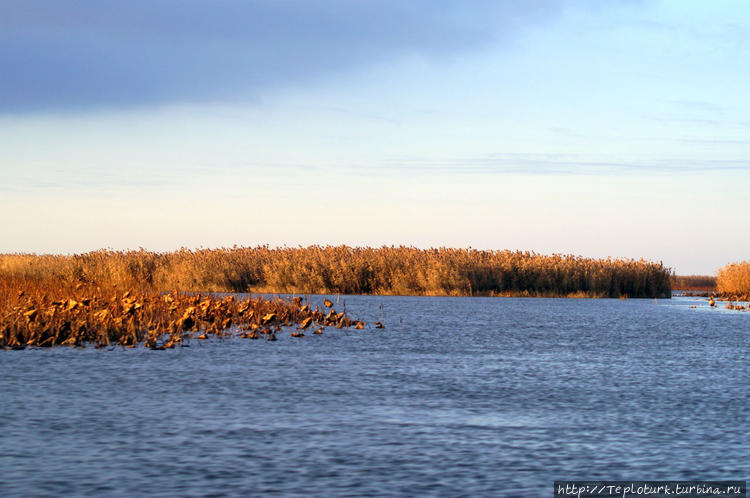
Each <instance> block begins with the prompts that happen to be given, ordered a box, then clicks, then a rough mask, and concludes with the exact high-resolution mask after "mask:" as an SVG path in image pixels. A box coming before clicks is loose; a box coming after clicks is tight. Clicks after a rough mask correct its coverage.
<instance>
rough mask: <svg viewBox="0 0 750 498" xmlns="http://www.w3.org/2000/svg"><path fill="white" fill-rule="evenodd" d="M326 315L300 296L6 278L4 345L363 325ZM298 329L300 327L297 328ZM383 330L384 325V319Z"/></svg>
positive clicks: (178, 340) (169, 344) (151, 341)
mask: <svg viewBox="0 0 750 498" xmlns="http://www.w3.org/2000/svg"><path fill="white" fill-rule="evenodd" d="M332 305H333V303H331V302H330V301H327V300H326V301H325V306H326V307H327V308H330V309H327V310H326V311H327V312H324V311H322V310H321V309H319V308H318V307H316V308H314V309H312V308H311V307H310V305H309V304H305V303H303V301H302V299H301V298H293V299H279V298H276V299H262V298H245V299H237V298H236V297H235V296H234V295H229V296H219V295H215V294H207V295H201V294H185V293H178V292H170V293H161V292H157V291H154V290H135V289H133V290H126V291H124V292H123V291H122V289H120V288H117V287H113V286H109V287H102V286H100V285H97V284H93V283H83V282H79V283H77V284H75V285H73V284H70V283H66V282H63V281H62V280H59V279H58V280H53V279H44V280H42V279H18V278H10V277H6V278H2V279H0V347H2V348H5V349H24V348H26V347H53V346H59V345H62V346H79V347H83V346H85V345H87V344H93V345H95V346H96V347H100V348H101V347H114V346H122V347H126V348H132V347H136V346H138V345H139V344H142V345H143V346H145V347H148V348H151V349H156V350H164V349H170V348H173V347H175V346H182V345H184V344H185V343H186V342H189V341H190V340H191V339H195V340H201V339H207V338H209V337H211V336H213V337H227V336H237V337H240V338H245V339H260V338H263V339H266V340H276V334H277V333H280V332H282V331H284V330H288V331H290V332H291V335H292V336H293V337H303V336H304V332H303V330H307V329H313V328H315V329H316V330H315V332H314V333H317V334H320V333H322V331H323V330H324V329H325V327H336V328H344V327H352V326H354V327H355V328H358V329H362V328H364V326H365V325H366V324H365V323H364V322H360V321H355V320H352V319H351V318H349V317H348V316H347V315H346V313H344V312H341V313H337V312H336V311H335V310H334V309H333V307H332ZM295 325H296V326H297V327H296V328H292V329H291V330H290V328H291V327H294V326H295ZM375 327H376V328H383V325H382V324H380V323H379V322H376V324H375Z"/></svg>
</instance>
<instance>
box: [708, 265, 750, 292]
mask: <svg viewBox="0 0 750 498" xmlns="http://www.w3.org/2000/svg"><path fill="white" fill-rule="evenodd" d="M716 289H717V291H718V292H719V294H720V295H721V296H722V297H723V298H725V299H733V300H735V301H750V261H743V262H741V263H731V264H728V265H726V266H724V267H722V268H719V273H718V276H717V277H716Z"/></svg>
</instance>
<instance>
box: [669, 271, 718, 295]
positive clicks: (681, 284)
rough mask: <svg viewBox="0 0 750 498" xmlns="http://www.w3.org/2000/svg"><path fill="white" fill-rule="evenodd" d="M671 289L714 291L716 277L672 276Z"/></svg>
mask: <svg viewBox="0 0 750 498" xmlns="http://www.w3.org/2000/svg"><path fill="white" fill-rule="evenodd" d="M672 289H674V290H697V291H709V292H710V291H714V290H716V277H713V276H711V275H672Z"/></svg>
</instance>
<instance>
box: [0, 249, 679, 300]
mask: <svg viewBox="0 0 750 498" xmlns="http://www.w3.org/2000/svg"><path fill="white" fill-rule="evenodd" d="M9 277H13V278H18V279H26V280H36V281H44V280H46V279H50V278H54V279H60V280H61V281H65V282H71V283H76V282H84V283H95V284H98V285H108V286H114V287H119V288H123V289H133V288H136V289H156V290H173V289H177V290H180V291H196V292H219V291H235V292H245V291H255V292H288V293H310V294H313V293H326V294H338V293H340V294H391V295H393V294H396V295H454V296H458V295H462V296H470V295H502V296H510V295H513V296H590V297H621V296H629V297H669V296H670V295H671V287H670V271H669V269H668V268H666V267H664V266H663V265H662V264H661V263H653V262H649V261H644V260H628V259H611V258H608V259H592V258H583V257H579V256H571V255H560V254H553V255H540V254H536V253H533V252H521V251H515V252H513V251H480V250H475V249H450V248H437V249H427V250H423V249H417V248H414V247H404V246H399V247H393V246H391V247H388V246H384V247H379V248H371V247H348V246H310V247H298V248H289V247H284V248H270V247H268V246H259V247H232V248H221V249H199V250H189V249H181V250H179V251H175V252H169V253H159V252H151V251H146V250H143V249H141V250H138V251H110V250H101V251H94V252H89V253H85V254H77V255H73V256H60V255H33V254H5V255H0V278H9Z"/></svg>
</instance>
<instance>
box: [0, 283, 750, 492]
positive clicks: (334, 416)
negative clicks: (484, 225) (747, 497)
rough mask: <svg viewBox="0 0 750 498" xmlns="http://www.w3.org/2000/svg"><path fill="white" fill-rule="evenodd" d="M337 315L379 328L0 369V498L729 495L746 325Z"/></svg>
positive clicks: (496, 313) (568, 311)
mask: <svg viewBox="0 0 750 498" xmlns="http://www.w3.org/2000/svg"><path fill="white" fill-rule="evenodd" d="M322 298H323V297H322V296H314V297H313V298H312V301H313V302H318V301H322ZM334 299H335V298H334ZM339 299H340V300H345V302H346V309H347V311H348V312H349V313H350V314H351V315H352V316H353V317H355V318H363V319H365V320H367V321H369V322H371V321H373V320H378V319H381V317H384V319H385V322H386V325H387V327H388V328H387V329H386V330H374V329H370V330H362V331H357V330H350V331H348V332H344V331H341V330H336V329H328V330H326V331H325V332H324V334H323V335H322V336H313V335H308V336H307V337H305V338H302V339H293V338H290V337H288V335H284V336H280V338H279V340H278V341H277V342H275V343H272V342H265V341H251V340H243V339H229V340H219V339H214V340H210V341H204V342H200V343H198V342H197V341H193V343H192V345H191V347H189V348H178V349H174V350H167V351H150V350H143V349H138V350H122V349H114V350H112V351H108V350H96V349H93V348H87V349H83V350H81V349H72V348H55V349H52V350H24V351H0V379H1V380H0V396H1V401H0V496H29V495H34V496H47V495H48V496H59V495H88V496H138V495H162V496H175V495H190V496H202V495H229V496H242V495H244V496H247V495H259V494H261V495H266V494H282V495H285V496H288V495H305V496H336V495H349V496H352V495H376V496H381V495H382V496H396V495H398V496H403V495H428V496H429V495H435V496H488V495H492V496H550V495H551V494H552V482H553V481H554V480H555V479H717V480H718V479H737V480H747V479H750V444H748V435H747V431H748V428H749V427H750V410H749V408H750V389H748V387H750V385H749V382H748V379H750V354H748V352H749V351H750V313H742V312H736V311H729V310H723V309H719V310H714V309H710V308H709V307H708V306H707V304H706V302H705V300H701V301H695V299H694V298H676V299H672V300H660V301H658V302H654V301H653V300H625V301H621V300H606V299H601V300H588V299H582V300H577V299H570V300H565V299H502V298H429V297H424V298H423V297H356V296H347V297H346V298H343V297H342V298H339ZM343 304H344V303H343V302H340V301H339V302H338V304H337V305H336V307H337V308H339V309H340V308H341V307H342V306H343ZM690 305H696V306H697V308H695V309H693V308H690ZM720 306H721V303H720Z"/></svg>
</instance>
